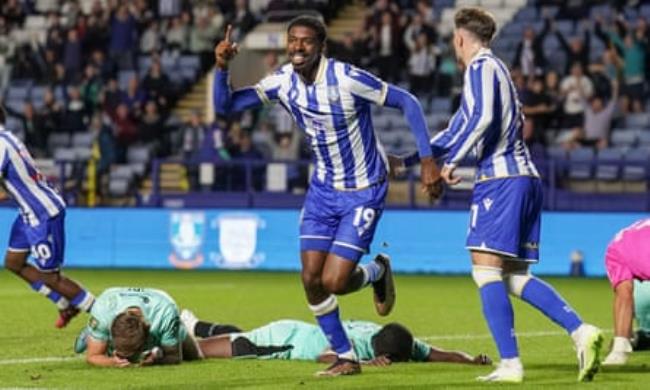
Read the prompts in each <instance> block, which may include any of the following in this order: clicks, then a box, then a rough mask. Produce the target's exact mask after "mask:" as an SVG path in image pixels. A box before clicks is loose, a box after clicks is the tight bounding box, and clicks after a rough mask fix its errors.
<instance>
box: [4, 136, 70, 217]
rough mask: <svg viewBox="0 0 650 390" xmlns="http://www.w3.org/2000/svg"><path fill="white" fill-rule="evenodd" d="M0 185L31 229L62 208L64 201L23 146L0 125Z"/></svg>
mask: <svg viewBox="0 0 650 390" xmlns="http://www.w3.org/2000/svg"><path fill="white" fill-rule="evenodd" d="M0 183H1V184H2V186H3V187H4V188H5V189H6V190H7V193H8V194H9V195H11V197H12V198H13V199H14V200H15V201H16V202H17V203H18V207H19V208H20V214H21V215H22V217H23V218H24V219H25V222H26V223H28V224H29V225H31V226H37V225H39V224H40V223H41V222H44V221H46V220H48V219H50V218H52V217H54V216H56V215H58V214H59V213H60V212H61V211H63V210H64V209H65V203H64V201H63V199H62V198H61V196H59V194H58V193H57V192H56V191H55V190H54V189H53V188H52V187H51V186H50V185H49V184H48V183H47V181H46V180H45V178H44V177H43V176H42V175H41V174H40V173H39V172H38V170H37V169H36V166H35V165H34V160H32V156H31V155H30V154H29V152H28V151H27V148H25V145H23V143H22V142H21V141H20V140H19V139H17V138H16V137H15V136H14V135H13V134H12V133H10V132H8V131H6V130H5V129H4V127H2V126H1V125H0Z"/></svg>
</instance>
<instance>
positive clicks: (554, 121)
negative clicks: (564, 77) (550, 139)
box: [544, 70, 564, 129]
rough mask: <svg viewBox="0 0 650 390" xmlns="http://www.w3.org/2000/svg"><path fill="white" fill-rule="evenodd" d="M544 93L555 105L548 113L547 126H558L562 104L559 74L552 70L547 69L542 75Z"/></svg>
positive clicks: (559, 125) (559, 124)
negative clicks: (553, 109)
mask: <svg viewBox="0 0 650 390" xmlns="http://www.w3.org/2000/svg"><path fill="white" fill-rule="evenodd" d="M544 93H545V94H547V95H548V96H549V97H550V98H551V105H552V106H553V107H555V111H553V112H552V113H551V115H549V118H548V119H549V121H548V128H551V129H557V128H560V127H561V126H562V124H561V119H562V112H563V110H564V105H563V104H562V103H563V102H562V95H561V94H560V76H559V75H558V74H557V72H555V71H554V70H551V71H548V72H546V75H544Z"/></svg>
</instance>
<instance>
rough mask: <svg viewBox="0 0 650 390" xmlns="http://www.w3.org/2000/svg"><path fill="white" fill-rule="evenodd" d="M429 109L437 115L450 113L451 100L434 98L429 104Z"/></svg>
mask: <svg viewBox="0 0 650 390" xmlns="http://www.w3.org/2000/svg"><path fill="white" fill-rule="evenodd" d="M431 109H432V110H433V111H434V112H436V113H438V114H445V113H449V112H450V111H451V99H448V98H434V99H433V101H432V102H431Z"/></svg>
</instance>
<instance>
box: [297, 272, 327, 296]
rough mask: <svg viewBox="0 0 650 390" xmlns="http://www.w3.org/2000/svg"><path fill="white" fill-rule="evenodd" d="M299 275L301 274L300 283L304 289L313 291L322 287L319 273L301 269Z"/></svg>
mask: <svg viewBox="0 0 650 390" xmlns="http://www.w3.org/2000/svg"><path fill="white" fill-rule="evenodd" d="M301 276H302V285H303V286H304V287H305V290H307V291H313V290H316V289H321V288H322V278H321V274H320V273H315V272H308V271H304V270H303V272H302V275H301Z"/></svg>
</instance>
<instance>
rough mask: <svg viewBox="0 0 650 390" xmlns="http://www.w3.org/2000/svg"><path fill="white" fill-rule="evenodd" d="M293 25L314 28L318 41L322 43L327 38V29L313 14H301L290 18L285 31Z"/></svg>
mask: <svg viewBox="0 0 650 390" xmlns="http://www.w3.org/2000/svg"><path fill="white" fill-rule="evenodd" d="M295 26H303V27H307V28H310V29H312V30H314V32H315V33H316V37H317V38H318V41H319V42H320V43H323V44H324V43H325V40H326V39H327V29H326V28H325V24H324V23H323V22H322V21H321V20H320V19H318V18H317V17H315V16H311V15H301V16H297V17H295V18H293V19H291V21H290V22H289V26H288V27H287V32H289V30H291V29H292V28H294V27H295Z"/></svg>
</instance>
